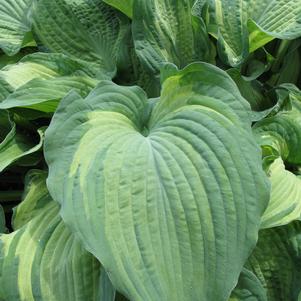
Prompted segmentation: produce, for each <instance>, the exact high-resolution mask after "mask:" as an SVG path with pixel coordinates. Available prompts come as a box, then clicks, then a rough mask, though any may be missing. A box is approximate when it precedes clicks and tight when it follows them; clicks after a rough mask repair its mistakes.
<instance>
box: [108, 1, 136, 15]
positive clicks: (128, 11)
mask: <svg viewBox="0 0 301 301" xmlns="http://www.w3.org/2000/svg"><path fill="white" fill-rule="evenodd" d="M104 2H105V3H108V4H110V5H111V6H113V7H115V8H117V9H119V10H120V11H121V12H123V13H124V14H125V15H127V16H128V17H129V18H132V16H133V3H134V0H104Z"/></svg>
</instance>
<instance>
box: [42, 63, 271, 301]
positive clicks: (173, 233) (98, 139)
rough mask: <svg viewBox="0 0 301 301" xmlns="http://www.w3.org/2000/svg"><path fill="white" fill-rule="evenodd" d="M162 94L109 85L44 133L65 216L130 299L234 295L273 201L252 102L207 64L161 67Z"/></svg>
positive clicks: (52, 185) (59, 114) (62, 112)
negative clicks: (153, 96)
mask: <svg viewBox="0 0 301 301" xmlns="http://www.w3.org/2000/svg"><path fill="white" fill-rule="evenodd" d="M162 78H163V79H164V83H163V89H162V93H161V98H160V100H159V101H158V102H155V103H150V104H149V103H148V102H147V99H146V96H145V94H144V92H143V91H142V90H141V89H140V88H138V87H121V86H117V85H116V84H113V83H111V82H107V81H104V82H102V83H100V84H99V86H98V87H97V88H96V89H95V90H94V91H92V92H91V94H90V95H89V96H88V97H87V98H86V99H85V100H84V99H82V98H81V97H80V96H79V95H78V94H76V93H71V94H70V95H68V96H67V97H66V98H64V99H63V101H62V102H61V104H60V106H59V108H58V110H57V111H56V113H55V115H54V117H53V120H52V122H51V125H50V127H49V129H48V130H47V134H46V144H45V155H46V160H47V162H48V165H49V169H50V174H49V178H48V186H49V189H50V192H51V194H52V196H53V197H54V199H55V200H57V201H59V202H60V203H61V204H62V216H63V218H64V220H65V221H66V223H67V224H68V225H69V226H70V227H71V229H72V231H73V232H74V233H76V234H77V235H78V236H79V237H80V238H81V240H82V241H83V242H84V244H85V247H86V248H87V249H88V250H89V251H91V252H92V253H93V254H94V255H95V256H96V257H97V258H98V259H99V260H100V261H101V262H102V263H103V265H104V267H105V269H106V270H107V272H108V274H109V276H110V279H111V280H112V282H113V284H114V286H115V287H116V288H117V290H119V291H121V292H122V293H123V294H124V295H125V296H127V297H128V298H129V299H130V300H132V301H140V300H141V301H142V300H143V301H147V300H162V301H163V300H164V301H165V300H181V301H184V300H187V301H188V300H199V301H205V300H206V301H207V300H215V301H222V300H227V298H228V297H229V295H230V292H231V290H232V288H233V287H234V285H235V283H236V281H237V279H238V276H239V273H240V271H241V269H242V266H243V264H244V262H245V260H246V259H247V257H248V255H249V253H250V251H251V249H252V248H253V247H254V245H255V243H256V238H257V231H258V228H259V225H260V216H261V214H262V212H263V210H264V209H265V206H266V203H267V200H268V198H269V186H268V184H267V181H266V178H265V175H264V173H263V171H262V169H261V156H260V151H259V149H258V147H257V145H256V144H255V142H254V140H253V138H252V135H251V132H250V124H251V119H250V108H249V105H248V103H247V102H246V101H245V100H244V99H243V98H242V97H241V95H240V93H239V91H238V89H237V87H236V86H235V84H234V82H233V81H232V80H231V79H230V77H229V76H228V75H227V74H226V73H225V72H223V71H221V70H220V69H218V68H216V67H213V66H210V65H208V64H204V63H200V64H192V65H190V66H188V67H187V68H185V69H184V70H182V71H177V70H176V69H174V68H170V67H168V68H166V69H165V71H164V74H163V76H162Z"/></svg>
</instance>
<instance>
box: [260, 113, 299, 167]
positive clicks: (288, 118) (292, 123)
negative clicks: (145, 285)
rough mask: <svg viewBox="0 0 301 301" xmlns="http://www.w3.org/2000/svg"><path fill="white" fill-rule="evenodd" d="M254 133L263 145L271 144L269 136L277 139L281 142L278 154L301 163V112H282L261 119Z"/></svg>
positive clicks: (277, 141)
mask: <svg viewBox="0 0 301 301" xmlns="http://www.w3.org/2000/svg"><path fill="white" fill-rule="evenodd" d="M254 133H255V135H256V136H257V137H258V142H259V144H261V145H262V146H263V147H265V146H266V145H267V146H269V145H271V142H270V139H268V142H266V140H267V137H272V140H273V141H275V140H276V141H275V143H276V144H277V143H279V142H280V149H278V154H279V155H281V156H282V158H283V160H285V161H286V162H288V163H291V164H301V153H300V147H301V114H300V113H299V112H297V111H296V110H293V111H288V112H280V113H278V114H277V115H275V116H273V117H269V118H266V119H263V120H261V121H259V122H258V123H256V124H255V126H254ZM275 138H276V139H275ZM278 147H279V146H276V148H278ZM281 149H284V150H285V151H283V150H281Z"/></svg>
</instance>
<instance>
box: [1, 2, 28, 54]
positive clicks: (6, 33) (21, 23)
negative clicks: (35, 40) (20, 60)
mask: <svg viewBox="0 0 301 301" xmlns="http://www.w3.org/2000/svg"><path fill="white" fill-rule="evenodd" d="M32 3H33V0H1V1H0V49H2V50H3V51H4V52H5V53H6V54H8V55H14V54H16V53H17V52H18V51H19V50H20V48H21V47H22V44H23V43H24V42H25V41H26V35H28V34H30V30H31V22H32V20H31V7H32Z"/></svg>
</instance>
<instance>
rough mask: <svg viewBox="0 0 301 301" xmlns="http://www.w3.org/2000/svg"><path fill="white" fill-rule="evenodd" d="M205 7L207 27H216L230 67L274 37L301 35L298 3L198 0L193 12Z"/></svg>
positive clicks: (296, 0)
mask: <svg viewBox="0 0 301 301" xmlns="http://www.w3.org/2000/svg"><path fill="white" fill-rule="evenodd" d="M205 4H208V5H209V7H210V8H209V11H210V20H209V25H210V26H211V27H212V28H214V27H216V29H215V31H216V32H215V34H216V35H218V41H219V50H220V55H221V57H222V58H223V59H224V61H226V62H227V63H229V64H230V65H232V66H236V65H239V64H240V63H241V62H242V61H243V60H244V59H245V58H246V56H247V55H248V52H249V49H250V51H254V50H256V49H257V48H259V47H261V46H263V45H264V44H266V43H267V42H269V41H271V40H272V39H273V38H279V39H295V38H297V37H299V36H300V35H301V23H300V18H301V1H300V0H273V1H270V0H263V1H262V0H243V1H240V0H234V1H233V0H226V1H225V0H223V1H222V0H197V1H196V4H195V8H194V11H195V13H196V14H199V13H200V11H202V10H203V8H204V5H205ZM249 20H251V21H250V22H248V21H249Z"/></svg>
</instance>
